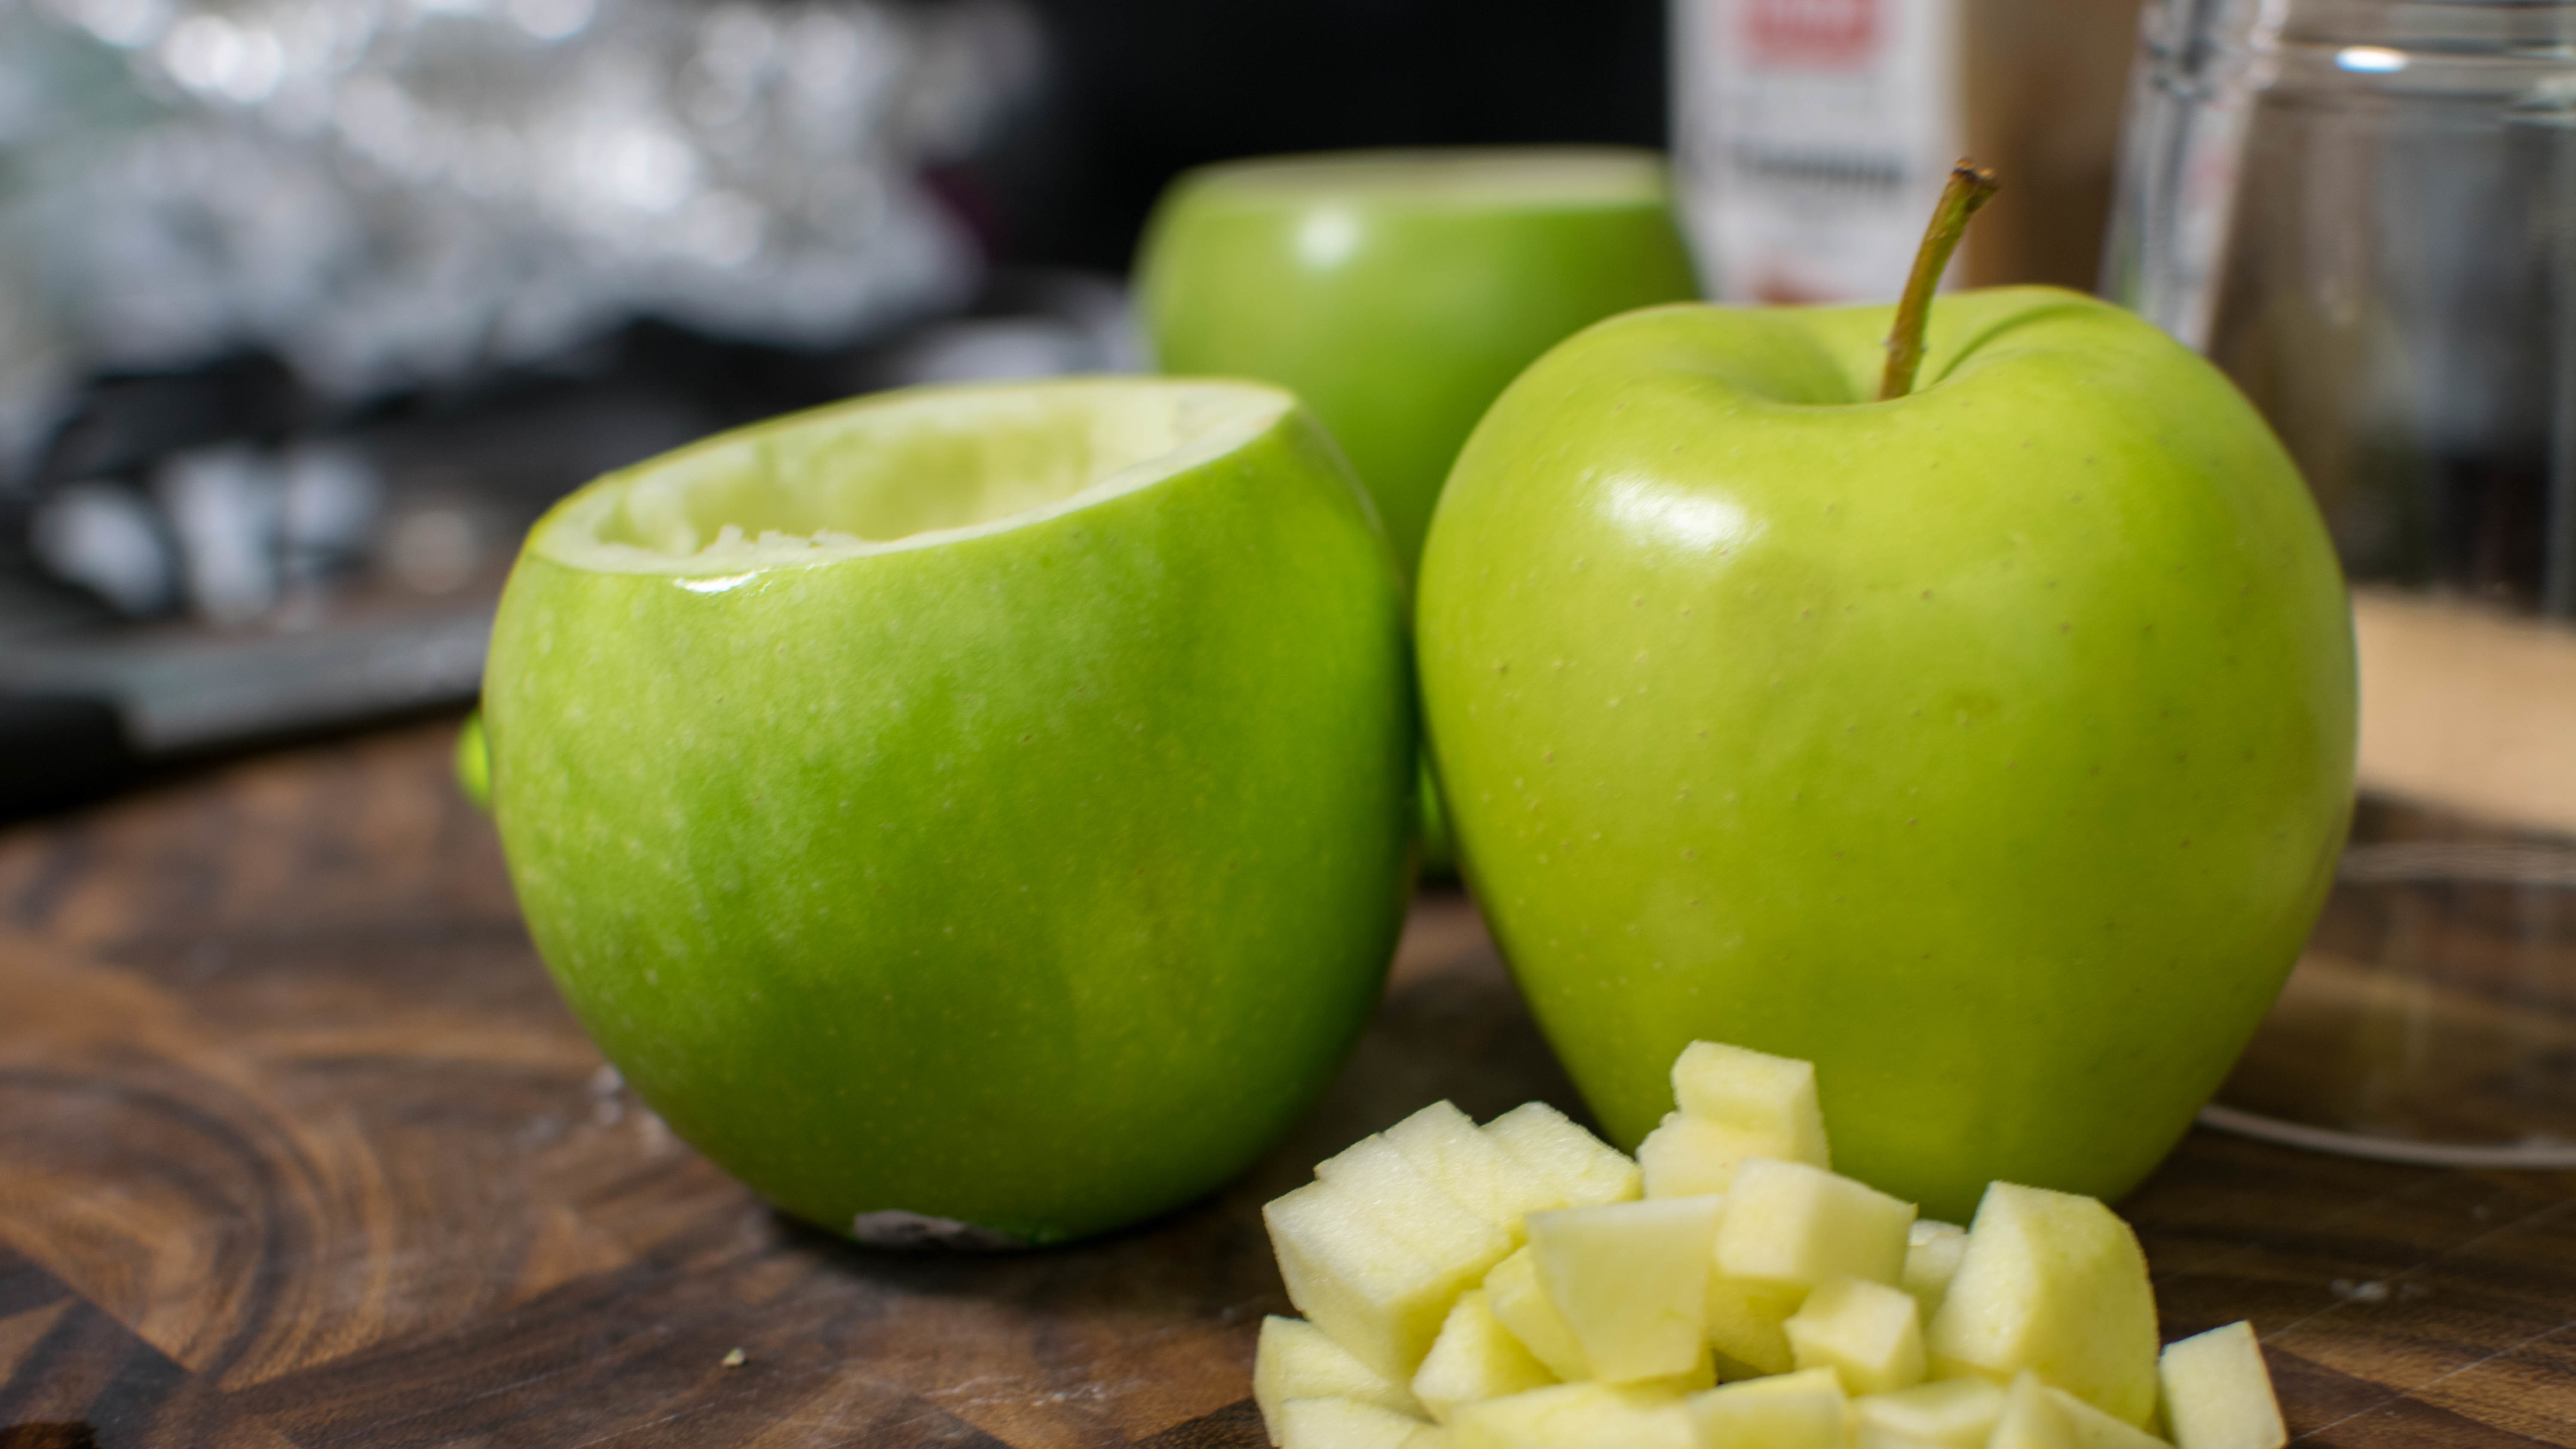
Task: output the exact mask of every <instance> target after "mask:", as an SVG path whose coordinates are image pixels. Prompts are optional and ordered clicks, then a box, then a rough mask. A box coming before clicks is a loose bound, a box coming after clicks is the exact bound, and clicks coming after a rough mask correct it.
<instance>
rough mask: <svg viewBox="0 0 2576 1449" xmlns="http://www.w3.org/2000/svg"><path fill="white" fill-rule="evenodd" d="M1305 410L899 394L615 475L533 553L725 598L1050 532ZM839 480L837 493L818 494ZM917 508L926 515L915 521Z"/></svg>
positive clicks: (1111, 383)
mask: <svg viewBox="0 0 2576 1449" xmlns="http://www.w3.org/2000/svg"><path fill="white" fill-rule="evenodd" d="M1297 406H1298V403H1297V400H1296V398H1295V397H1294V396H1293V395H1292V394H1290V393H1288V392H1286V391H1284V390H1282V389H1279V388H1275V387H1272V386H1269V385H1268V384H1266V383H1257V382H1245V381H1238V380H1234V379H1225V378H1160V377H1075V378H1055V379H1047V380H1043V381H1014V382H998V383H957V384H935V385H929V386H923V387H912V388H903V389H899V390H896V391H893V392H887V393H879V394H874V395H871V396H868V397H863V398H858V399H854V400H851V401H847V402H840V403H833V404H830V405H828V406H825V407H820V408H814V409H811V410H809V411H806V412H802V413H795V414H791V415H789V416H787V417H784V418H776V419H772V420H769V421H767V422H762V423H758V424H754V425H752V426H750V427H745V428H737V429H734V430H732V431H729V432H723V433H718V434H716V435H715V436H713V437H710V438H707V439H704V440H702V441H700V442H697V443H693V444H691V445H689V446H687V447H684V448H681V449H679V450H677V451H675V452H671V453H666V454H664V455H662V456H660V457H657V458H655V459H653V460H652V461H650V462H648V463H643V464H639V465H637V466H635V467H631V468H626V469H622V470H620V471H618V472H614V473H610V474H607V475H605V476H603V477H601V478H599V479H597V480H596V481H594V482H592V483H590V484H589V485H587V486H586V487H584V488H582V489H580V490H579V491H577V492H575V493H574V494H573V495H572V496H571V497H569V498H567V499H565V500H564V501H563V502H562V503H560V504H557V505H556V506H555V508H554V509H553V510H552V511H551V512H549V513H548V514H547V515H546V516H545V517H544V518H543V519H541V520H539V522H538V523H537V525H536V527H535V528H534V529H532V530H530V532H529V535H528V548H529V551H530V552H532V553H535V554H538V555H541V556H543V557H545V558H547V559H550V560H552V561H554V562H556V563H559V564H562V565H564V566H566V567H569V568H575V569H581V570H586V571H591V572H597V573H626V574H648V575H651V574H659V575H667V576H670V577H672V578H675V579H679V580H682V581H683V582H682V587H684V588H685V587H691V586H692V585H693V584H695V585H698V586H700V587H701V589H702V591H705V592H717V591H719V590H717V589H714V588H712V587H707V586H710V585H715V584H723V585H725V586H726V587H728V588H729V587H731V586H732V585H733V584H735V583H737V582H741V581H747V580H748V579H749V578H751V577H752V576H755V575H757V574H760V573H762V572H765V571H768V570H772V569H781V568H802V567H811V566H814V565H817V564H822V563H828V562H834V561H838V560H841V559H849V558H866V557H871V556H874V555H880V554H889V553H901V552H907V551H911V550H915V549H925V548H937V547H941V546H943V545H951V544H956V543H961V542H965V541H967V540H970V539H976V538H982V537H987V536H990V535H993V534H999V533H1007V532H1010V531H1012V530H1014V529H1020V528H1026V527H1029V526H1031V525H1034V524H1039V523H1044V522H1046V521H1048V520H1050V519H1054V518H1059V517H1062V516H1064V515H1065V514H1068V513H1073V512H1076V511H1078V510H1081V509H1084V508H1088V507H1092V506H1095V505H1097V504H1100V503H1103V502H1106V501H1108V500H1110V499H1113V498H1117V497H1120V496H1122V495H1125V494H1129V493H1134V492H1137V491H1139V490H1141V489H1144V488H1148V487H1151V486H1152V485H1154V484H1156V483H1158V482H1161V481H1162V480H1164V479H1166V478H1170V477H1173V476H1175V475H1177V474H1181V473H1185V472H1187V471H1189V470H1191V469H1193V468H1197V467H1200V466H1202V465H1204V464H1207V463H1210V462H1213V461H1215V460H1216V459H1218V458H1222V457H1224V456H1226V455H1227V454H1229V453H1232V452H1235V451H1236V450H1238V449H1240V448H1242V447H1244V446H1246V445H1247V444H1250V443H1252V442H1253V441H1254V440H1256V439H1258V438H1259V437H1260V436H1261V435H1262V434H1263V433H1265V432H1266V431H1268V430H1269V429H1270V428H1272V427H1273V426H1275V425H1276V424H1277V423H1278V422H1279V420H1280V419H1281V418H1282V417H1283V416H1285V415H1287V414H1289V413H1291V412H1293V411H1295V410H1296V408H1297ZM916 445H919V446H920V447H921V448H922V449H924V450H927V449H931V448H941V447H943V445H944V446H945V447H947V448H951V449H953V448H956V447H966V448H972V449H979V450H981V453H980V456H979V458H978V459H977V460H976V461H978V462H980V463H982V464H983V465H984V466H982V467H980V468H977V467H968V468H963V469H960V468H958V467H957V465H956V463H955V462H954V461H953V458H951V457H948V456H944V455H943V456H942V457H941V458H939V459H937V460H935V461H934V460H932V459H928V458H925V457H924V456H923V454H922V453H921V452H917V451H916ZM840 452H846V457H833V456H831V455H833V454H835V453H840ZM825 460H828V465H827V467H817V466H816V465H817V463H820V462H825ZM862 465H863V466H862ZM932 467H945V468H946V469H948V470H949V471H950V472H951V473H952V474H954V475H957V476H959V477H960V478H961V479H962V486H958V487H954V488H952V489H951V490H950V492H949V493H948V494H947V495H944V496H943V498H942V501H944V502H949V503H950V504H951V506H950V507H948V508H947V509H945V510H944V511H945V514H946V515H947V516H945V517H943V516H942V510H939V509H935V508H934V509H928V510H925V509H922V508H921V507H920V506H919V505H920V500H921V499H923V498H924V497H925V496H927V495H928V493H929V490H924V489H922V488H920V487H919V481H920V476H921V474H922V473H923V472H924V471H928V470H929V469H930V468H932ZM827 471H828V474H829V484H830V487H829V489H828V494H829V496H819V495H824V494H826V492H827V490H826V489H825V488H823V487H820V486H818V475H821V474H823V473H825V472H827ZM800 473H801V476H799V474H800ZM907 506H908V507H909V508H910V509H911V511H912V512H913V513H915V514H916V515H920V514H927V518H926V519H924V518H922V517H915V518H912V519H905V518H904V517H903V516H902V515H903V513H904V511H905V509H906V507H907ZM727 515H732V516H727Z"/></svg>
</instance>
